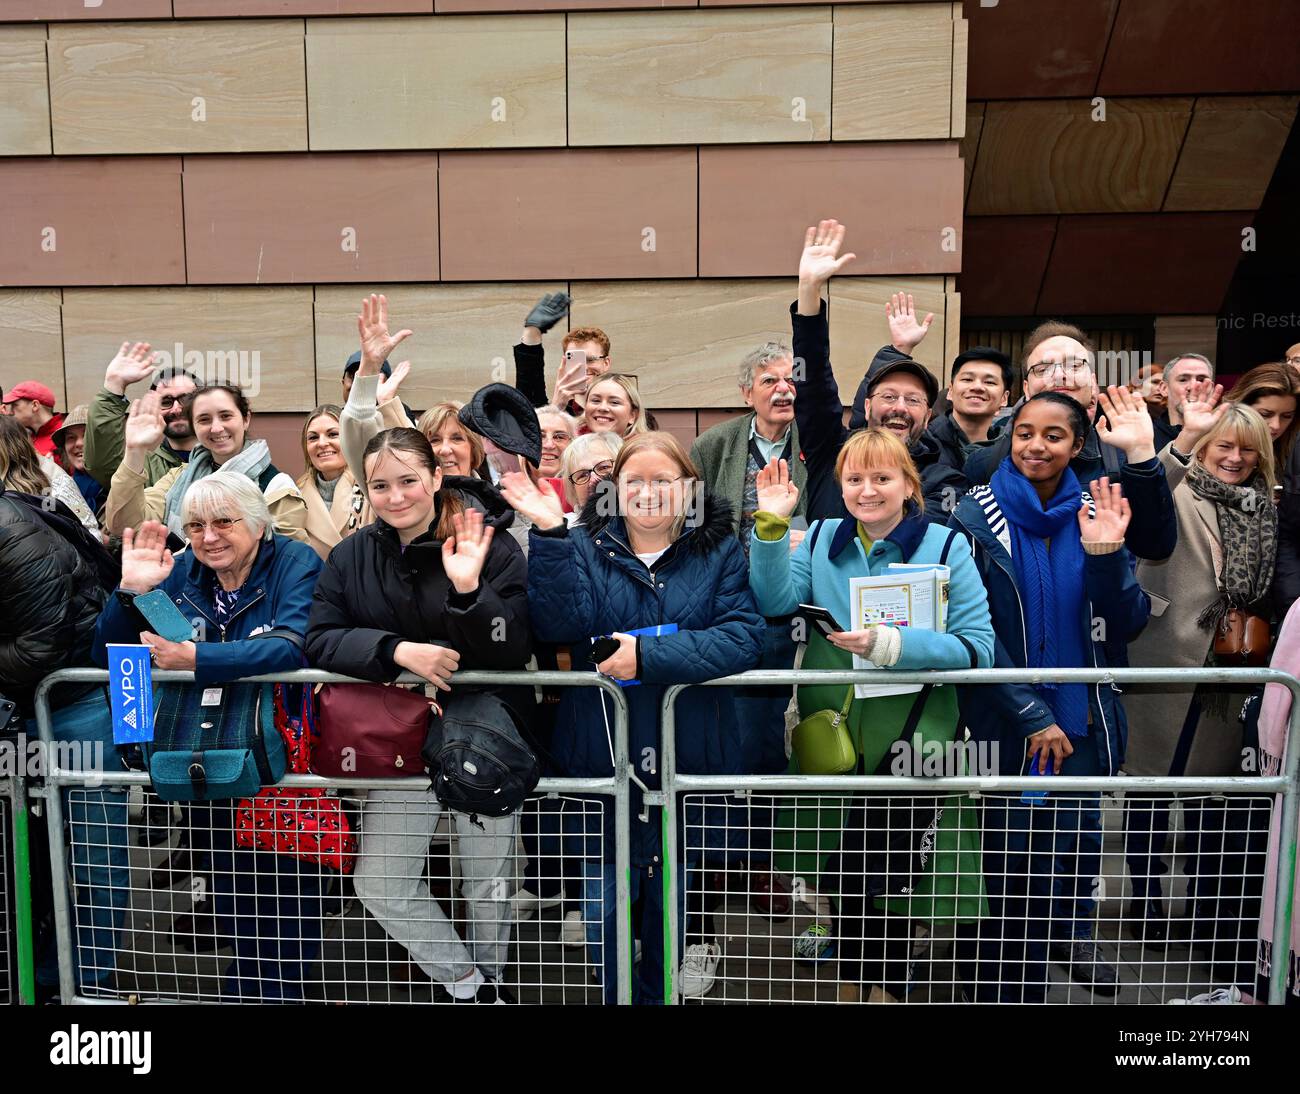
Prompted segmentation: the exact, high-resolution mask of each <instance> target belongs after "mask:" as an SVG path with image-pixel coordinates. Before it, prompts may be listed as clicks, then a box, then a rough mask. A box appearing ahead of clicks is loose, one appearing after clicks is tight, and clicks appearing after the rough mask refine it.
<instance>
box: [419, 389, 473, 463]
mask: <svg viewBox="0 0 1300 1094" xmlns="http://www.w3.org/2000/svg"><path fill="white" fill-rule="evenodd" d="M464 405H465V404H464V403H458V402H456V401H454V400H451V401H449V402H445V403H434V404H433V406H431V407H429V409H428V410H426V411H425V412H424V413H423V414H421V415H420V420H419V421H418V422H416V423H415V428H416V429H418V430H419V431H420V432H421V433H423V434H424V436H425V439H426V440H427V441H428V442H429V443H430V444H432V443H433V435H434V434H435V433H437V432H438V431H439V430H441V429H442V428H443V427H444V425H445V424H446V422H447V419H448V418H451V419H452V420H453V421H455V423H456V426H457V428H459V429H460V431H461V432H462V433H464V434H465V439H466V440H467V441H469V458H470V469H469V473H470V474H471V475H477V474H478V469H479V468H480V467H482V466H483V461H484V460H485V459H486V458H487V450H486V449H485V448H484V447H483V438H482V437H480V436H479V435H478V434H477V433H475V432H474V431H473V430H472V429H470V428H469V427H468V426H466V425H465V423H464V422H462V421H461V420H460V417H459V415H460V411H461V407H463V406H464Z"/></svg>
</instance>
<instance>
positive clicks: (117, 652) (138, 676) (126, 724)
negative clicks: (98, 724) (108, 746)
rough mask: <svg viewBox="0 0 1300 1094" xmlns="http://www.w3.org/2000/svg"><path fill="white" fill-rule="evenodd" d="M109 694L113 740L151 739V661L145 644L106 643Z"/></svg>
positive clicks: (133, 740) (116, 741)
mask: <svg viewBox="0 0 1300 1094" xmlns="http://www.w3.org/2000/svg"><path fill="white" fill-rule="evenodd" d="M108 694H109V698H110V700H111V701H112V704H113V743H114V744H119V745H130V744H139V743H140V742H142V741H143V742H147V741H152V740H153V665H152V663H151V662H150V660H149V647H148V646H115V645H110V646H109V647H108Z"/></svg>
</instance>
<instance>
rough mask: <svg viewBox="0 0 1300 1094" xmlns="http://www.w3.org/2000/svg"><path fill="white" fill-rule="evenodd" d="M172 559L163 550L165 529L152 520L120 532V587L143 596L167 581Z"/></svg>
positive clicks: (168, 553)
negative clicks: (136, 527)
mask: <svg viewBox="0 0 1300 1094" xmlns="http://www.w3.org/2000/svg"><path fill="white" fill-rule="evenodd" d="M174 565H175V559H173V558H172V553H171V551H169V550H168V549H167V529H166V528H165V527H164V526H163V525H162V524H159V523H158V521H156V520H146V521H145V522H144V523H143V524H142V525H140V527H139V528H138V529H132V528H128V529H127V530H126V531H125V532H123V533H122V588H123V589H125V590H126V591H127V592H129V593H147V592H148V591H149V590H150V589H154V588H157V587H158V586H159V585H161V584H162V583H163V582H164V581H166V580H167V575H168V574H170V573H171V572H172V567H173V566H174Z"/></svg>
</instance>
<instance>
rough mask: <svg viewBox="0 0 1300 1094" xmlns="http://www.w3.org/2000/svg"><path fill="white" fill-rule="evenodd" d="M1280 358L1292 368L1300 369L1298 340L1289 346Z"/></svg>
mask: <svg viewBox="0 0 1300 1094" xmlns="http://www.w3.org/2000/svg"><path fill="white" fill-rule="evenodd" d="M1282 360H1284V361H1285V362H1286V363H1287V364H1288V365H1290V366H1291V367H1292V368H1293V369H1296V370H1297V371H1300V342H1297V343H1296V344H1295V345H1294V346H1291V347H1290V348H1289V349H1288V350H1287V351H1286V354H1285V355H1284V356H1283V358H1282Z"/></svg>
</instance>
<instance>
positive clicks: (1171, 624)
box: [1124, 445, 1246, 776]
mask: <svg viewBox="0 0 1300 1094" xmlns="http://www.w3.org/2000/svg"><path fill="white" fill-rule="evenodd" d="M1171 448H1172V445H1170V446H1166V447H1165V449H1164V450H1163V451H1162V452H1161V453H1160V462H1161V463H1162V464H1163V465H1164V469H1165V475H1166V477H1167V478H1168V481H1169V490H1170V493H1172V494H1173V498H1174V511H1175V513H1176V514H1177V517H1178V546H1177V547H1176V548H1175V549H1174V553H1173V554H1172V555H1171V556H1170V557H1169V558H1167V559H1166V560H1165V561H1163V562H1150V561H1147V560H1145V559H1144V560H1141V561H1139V562H1138V567H1137V579H1138V584H1140V585H1141V586H1142V588H1143V589H1144V590H1145V591H1146V593H1147V595H1148V596H1150V597H1151V618H1150V619H1149V620H1148V621H1147V625H1146V628H1145V629H1144V630H1143V632H1142V634H1141V635H1140V636H1139V637H1138V639H1137V640H1136V641H1135V642H1132V643H1130V644H1129V648H1128V656H1129V664H1130V665H1132V666H1133V667H1134V668H1167V667H1170V666H1173V667H1175V668H1200V667H1202V666H1203V665H1204V664H1205V663H1206V660H1207V659H1208V658H1209V656H1210V650H1211V647H1212V646H1213V644H1214V641H1213V640H1214V635H1213V634H1212V632H1210V631H1209V630H1207V629H1206V628H1204V627H1201V626H1198V625H1197V622H1196V619H1197V617H1198V616H1199V615H1200V614H1201V612H1203V611H1204V610H1205V609H1206V608H1208V607H1209V606H1210V605H1211V604H1213V603H1214V602H1215V601H1216V600H1217V599H1218V598H1219V581H1218V575H1219V572H1220V563H1221V559H1222V547H1221V543H1220V539H1219V514H1218V506H1216V505H1215V504H1214V503H1213V502H1210V501H1206V500H1205V499H1204V498H1200V497H1198V496H1197V495H1196V494H1195V492H1194V491H1193V490H1192V488H1191V487H1190V486H1189V485H1188V484H1187V482H1186V479H1187V468H1188V465H1186V464H1184V463H1183V462H1182V461H1181V460H1180V459H1179V458H1178V457H1177V456H1175V455H1174V454H1173V453H1172V452H1171V451H1170V449H1171ZM1192 691H1193V689H1192V688H1191V687H1176V686H1173V685H1167V686H1166V685H1151V686H1149V687H1148V686H1144V687H1141V688H1138V687H1134V686H1133V685H1129V686H1128V687H1127V688H1125V695H1124V709H1125V711H1126V712H1127V714H1128V758H1127V760H1126V761H1125V764H1124V770H1125V771H1127V772H1128V773H1129V774H1130V775H1168V774H1171V770H1170V765H1171V764H1172V762H1173V760H1174V752H1175V750H1176V749H1177V747H1178V741H1179V738H1180V736H1181V735H1182V731H1183V726H1184V724H1185V723H1186V722H1187V720H1188V708H1189V707H1190V705H1191V700H1192ZM1245 695H1246V693H1245V692H1240V693H1239V692H1232V693H1229V695H1228V698H1227V709H1226V711H1225V712H1220V713H1218V714H1214V713H1210V712H1208V711H1205V710H1202V712H1201V716H1200V718H1199V719H1198V720H1197V721H1196V729H1195V735H1194V737H1193V738H1192V745H1191V751H1190V753H1189V754H1188V758H1187V765H1186V767H1185V768H1184V769H1183V770H1182V771H1181V772H1180V774H1185V775H1208V776H1214V775H1235V774H1237V773H1238V771H1239V767H1240V762H1241V747H1242V736H1241V725H1240V723H1239V722H1238V721H1237V716H1238V712H1239V711H1240V710H1241V704H1242V702H1243V701H1244V699H1245ZM1218 705H1222V701H1221V700H1220V703H1219V704H1218Z"/></svg>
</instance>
